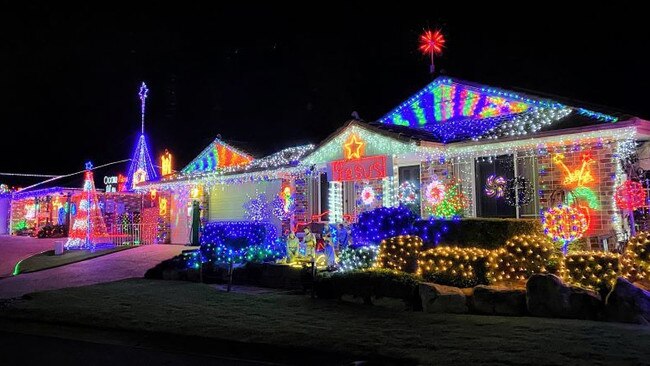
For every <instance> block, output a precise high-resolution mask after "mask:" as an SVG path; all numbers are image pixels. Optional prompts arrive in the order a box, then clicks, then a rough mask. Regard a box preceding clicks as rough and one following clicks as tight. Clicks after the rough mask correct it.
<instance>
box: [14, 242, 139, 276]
mask: <svg viewBox="0 0 650 366" xmlns="http://www.w3.org/2000/svg"><path fill="white" fill-rule="evenodd" d="M130 248H135V247H133V246H116V247H113V248H108V249H97V250H94V251H90V250H66V251H64V252H63V254H61V255H54V250H48V251H45V252H42V253H38V254H35V255H33V256H31V257H28V258H25V259H23V260H22V261H20V262H18V263H17V264H16V267H15V268H14V275H17V274H21V273H29V272H36V271H41V270H44V269H49V268H55V267H60V266H64V265H66V264H70V263H76V262H81V261H84V260H86V259H91V258H96V257H100V256H102V255H106V254H111V253H115V252H120V251H122V250H126V249H130Z"/></svg>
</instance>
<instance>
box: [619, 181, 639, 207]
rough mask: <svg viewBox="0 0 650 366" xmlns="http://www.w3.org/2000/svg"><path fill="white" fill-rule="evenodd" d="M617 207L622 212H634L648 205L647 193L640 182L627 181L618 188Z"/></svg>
mask: <svg viewBox="0 0 650 366" xmlns="http://www.w3.org/2000/svg"><path fill="white" fill-rule="evenodd" d="M614 198H615V199H616V206H618V208H620V209H621V210H628V211H634V210H636V209H637V208H640V207H644V206H645V205H646V191H645V189H644V188H643V185H641V183H639V182H634V181H631V180H626V181H625V182H623V183H622V184H621V185H620V186H618V187H616V193H615V195H614Z"/></svg>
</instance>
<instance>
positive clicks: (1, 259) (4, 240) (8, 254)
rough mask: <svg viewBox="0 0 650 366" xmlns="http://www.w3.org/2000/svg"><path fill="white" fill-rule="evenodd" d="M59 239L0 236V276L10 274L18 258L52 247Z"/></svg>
mask: <svg viewBox="0 0 650 366" xmlns="http://www.w3.org/2000/svg"><path fill="white" fill-rule="evenodd" d="M59 240H65V238H59V239H37V238H31V237H28V236H10V235H2V236H0V278H2V277H7V276H11V274H12V273H13V272H14V266H15V265H16V263H18V262H19V261H20V260H22V259H25V258H27V257H31V256H32V255H34V254H38V253H40V252H44V251H46V250H52V249H54V243H55V242H56V241H59Z"/></svg>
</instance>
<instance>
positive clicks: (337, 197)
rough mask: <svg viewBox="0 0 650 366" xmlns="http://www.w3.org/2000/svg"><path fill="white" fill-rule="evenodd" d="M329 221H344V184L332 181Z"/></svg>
mask: <svg viewBox="0 0 650 366" xmlns="http://www.w3.org/2000/svg"><path fill="white" fill-rule="evenodd" d="M328 202H329V214H328V217H329V222H343V184H341V182H330V183H329V190H328Z"/></svg>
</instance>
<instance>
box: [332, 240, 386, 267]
mask: <svg viewBox="0 0 650 366" xmlns="http://www.w3.org/2000/svg"><path fill="white" fill-rule="evenodd" d="M378 253H379V248H378V247H377V246H375V245H369V246H362V247H358V248H345V249H343V250H342V251H341V254H340V255H339V268H340V269H341V271H344V272H345V271H356V270H363V269H368V268H372V267H374V265H375V262H376V261H377V254H378Z"/></svg>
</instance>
